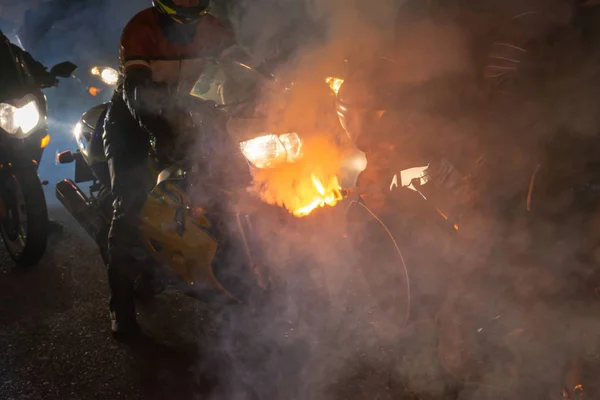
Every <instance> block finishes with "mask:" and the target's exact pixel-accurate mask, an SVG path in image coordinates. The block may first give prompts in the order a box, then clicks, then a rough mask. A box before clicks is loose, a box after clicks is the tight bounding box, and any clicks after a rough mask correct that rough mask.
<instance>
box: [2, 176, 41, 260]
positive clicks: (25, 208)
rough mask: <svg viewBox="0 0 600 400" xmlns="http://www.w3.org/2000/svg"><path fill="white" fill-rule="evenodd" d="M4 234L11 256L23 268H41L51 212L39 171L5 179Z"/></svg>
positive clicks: (3, 190) (3, 188) (3, 186)
mask: <svg viewBox="0 0 600 400" xmlns="http://www.w3.org/2000/svg"><path fill="white" fill-rule="evenodd" d="M1 194H2V200H3V203H4V210H3V213H2V214H3V215H2V218H1V220H0V233H1V235H2V239H3V240H4V244H5V246H6V249H7V251H8V254H9V255H10V257H11V258H12V259H13V261H14V262H15V263H16V264H17V265H18V266H21V267H30V266H33V265H35V264H37V263H38V262H39V261H40V260H41V258H42V257H43V255H44V253H45V252H46V246H47V242H48V230H49V229H48V225H49V221H48V209H47V206H46V197H45V195H44V190H43V188H42V183H41V182H40V179H39V176H38V174H37V169H35V168H27V169H21V170H15V171H11V172H9V173H7V174H6V175H5V176H4V177H3V179H2V189H1Z"/></svg>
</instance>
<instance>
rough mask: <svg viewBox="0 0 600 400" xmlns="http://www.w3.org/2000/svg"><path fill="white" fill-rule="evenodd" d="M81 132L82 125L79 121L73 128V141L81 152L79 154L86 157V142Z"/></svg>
mask: <svg viewBox="0 0 600 400" xmlns="http://www.w3.org/2000/svg"><path fill="white" fill-rule="evenodd" d="M82 130H83V125H82V123H81V121H79V122H78V123H77V124H75V128H73V136H75V141H76V142H77V147H79V150H80V151H81V153H82V154H83V155H84V156H86V157H87V155H88V151H87V141H86V140H85V137H84V136H83V135H82Z"/></svg>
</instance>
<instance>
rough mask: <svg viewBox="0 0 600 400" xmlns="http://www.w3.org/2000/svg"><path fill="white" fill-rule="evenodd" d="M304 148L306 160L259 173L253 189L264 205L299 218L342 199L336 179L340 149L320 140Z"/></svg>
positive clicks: (303, 157)
mask: <svg viewBox="0 0 600 400" xmlns="http://www.w3.org/2000/svg"><path fill="white" fill-rule="evenodd" d="M302 148H303V156H302V158H301V159H299V160H297V161H295V162H291V163H290V162H288V163H284V164H281V165H278V166H277V167H275V168H263V169H258V170H257V171H256V172H255V175H254V183H253V187H252V190H253V192H255V193H257V194H258V195H259V196H260V198H261V199H262V200H263V201H264V202H265V203H268V204H276V205H278V206H280V207H284V208H285V209H287V210H288V211H289V212H290V213H292V214H293V215H294V216H296V217H304V216H307V215H309V214H310V213H311V212H312V211H313V210H315V209H317V208H320V207H325V206H335V205H336V204H337V203H338V201H340V200H341V199H342V194H341V186H340V182H339V180H338V177H337V173H338V171H339V169H340V166H341V164H342V155H341V153H340V151H339V149H338V148H337V146H336V145H335V144H334V143H332V142H331V141H329V140H327V139H323V138H317V139H312V140H307V141H305V142H304V143H303V146H302Z"/></svg>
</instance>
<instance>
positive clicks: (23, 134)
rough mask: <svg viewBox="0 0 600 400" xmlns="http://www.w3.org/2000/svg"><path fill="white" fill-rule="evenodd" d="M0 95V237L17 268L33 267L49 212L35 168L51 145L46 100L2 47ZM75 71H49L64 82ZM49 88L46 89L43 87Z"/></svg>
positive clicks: (15, 55)
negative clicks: (0, 236)
mask: <svg viewBox="0 0 600 400" xmlns="http://www.w3.org/2000/svg"><path fill="white" fill-rule="evenodd" d="M2 52H3V53H4V52H6V54H2V55H0V58H1V60H2V64H3V65H2V76H1V78H0V81H1V85H0V87H2V91H1V94H0V135H1V137H2V140H1V142H0V180H1V181H0V202H1V204H0V232H1V235H2V239H3V241H4V244H5V245H6V249H7V250H8V253H9V255H10V257H11V258H12V259H13V260H14V261H15V263H16V264H18V265H21V266H31V265H34V264H36V263H37V262H38V261H39V260H40V259H41V258H42V256H43V255H44V252H45V250H46V242H47V238H48V212H47V209H46V198H45V196H44V191H43V188H42V182H41V181H40V179H39V176H38V165H39V161H40V159H41V157H42V153H43V151H44V148H45V147H46V146H47V145H48V143H49V141H50V135H49V134H48V125H47V123H46V118H47V112H46V98H45V96H44V94H43V93H42V91H41V89H44V88H46V87H40V85H39V84H36V81H35V78H34V76H33V75H32V74H31V72H30V71H29V68H28V66H27V63H26V61H25V59H24V58H23V56H22V54H20V53H19V52H17V51H14V50H13V49H12V48H11V47H10V46H8V45H7V46H4V44H2ZM76 68H77V67H76V66H75V65H74V64H72V63H70V62H64V63H61V64H58V65H55V66H54V67H52V69H51V70H50V74H51V75H52V76H54V77H55V78H56V77H61V78H68V77H70V76H71V75H72V74H73V72H74V71H75V69H76ZM47 87H49V86H47Z"/></svg>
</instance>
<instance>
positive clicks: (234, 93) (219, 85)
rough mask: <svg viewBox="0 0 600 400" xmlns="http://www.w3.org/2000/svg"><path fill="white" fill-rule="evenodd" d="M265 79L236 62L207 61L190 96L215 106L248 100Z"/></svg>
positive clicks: (253, 70)
mask: <svg viewBox="0 0 600 400" xmlns="http://www.w3.org/2000/svg"><path fill="white" fill-rule="evenodd" d="M265 80H266V78H265V77H264V76H263V75H262V74H261V73H259V72H258V71H256V70H255V69H253V68H251V67H249V66H247V65H246V64H242V63H241V62H237V61H221V62H220V61H217V60H215V59H211V60H209V61H208V62H207V63H206V65H205V66H204V68H203V70H202V74H201V75H200V77H199V78H198V80H197V81H196V83H195V84H194V87H193V88H192V91H191V92H190V94H191V95H192V96H194V97H198V98H200V99H202V100H206V101H212V102H214V103H215V104H216V105H217V106H228V105H234V104H239V103H242V102H244V101H247V100H249V99H250V98H251V97H252V96H253V95H254V94H255V93H256V90H258V89H259V87H260V84H261V83H263V82H264V81H265Z"/></svg>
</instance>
